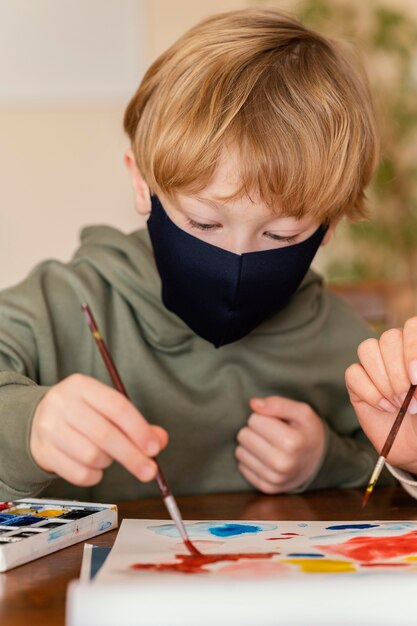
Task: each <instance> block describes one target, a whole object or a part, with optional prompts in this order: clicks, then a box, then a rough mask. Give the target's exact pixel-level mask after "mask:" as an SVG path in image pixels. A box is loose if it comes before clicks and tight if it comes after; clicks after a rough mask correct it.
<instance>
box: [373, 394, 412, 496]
mask: <svg viewBox="0 0 417 626" xmlns="http://www.w3.org/2000/svg"><path fill="white" fill-rule="evenodd" d="M416 387H417V385H410V388H409V390H408V392H407V395H406V396H405V398H404V401H403V403H402V405H401V408H400V410H399V411H398V415H397V417H396V418H395V420H394V423H393V425H392V426H391V430H390V431H389V433H388V437H387V438H386V441H385V443H384V446H383V448H382V450H381V455H380V456H379V457H378V460H377V462H376V464H375V467H374V469H373V472H372V474H371V478H370V479H369V483H368V486H367V488H366V491H365V493H364V496H363V499H362V508H364V507H365V506H366V503H367V502H368V500H369V498H370V495H371V493H372V492H373V490H374V487H375V485H376V483H377V480H378V478H379V476H380V474H381V472H382V470H383V467H384V465H385V461H386V458H387V456H388V454H389V453H390V450H391V448H392V446H393V444H394V441H395V438H396V436H397V434H398V431H399V430H400V426H401V424H402V422H403V419H404V417H405V415H406V413H407V410H408V407H409V405H410V402H411V400H412V399H413V395H414V391H415V389H416Z"/></svg>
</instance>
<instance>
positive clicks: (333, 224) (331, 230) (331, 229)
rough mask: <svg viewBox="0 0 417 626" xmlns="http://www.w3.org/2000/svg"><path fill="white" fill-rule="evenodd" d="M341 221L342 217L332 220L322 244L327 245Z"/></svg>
mask: <svg viewBox="0 0 417 626" xmlns="http://www.w3.org/2000/svg"><path fill="white" fill-rule="evenodd" d="M339 221H340V218H337V219H334V220H332V221H331V222H330V224H329V227H328V229H327V231H326V234H325V235H324V237H323V240H322V242H321V244H320V245H321V246H325V245H327V244H328V243H329V241H330V239H331V238H332V235H333V233H334V231H335V228H336V226H337V225H338V223H339Z"/></svg>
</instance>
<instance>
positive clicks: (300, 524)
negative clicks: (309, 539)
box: [297, 522, 308, 528]
mask: <svg viewBox="0 0 417 626" xmlns="http://www.w3.org/2000/svg"><path fill="white" fill-rule="evenodd" d="M297 526H299V527H300V528H306V527H307V526H308V524H306V523H305V522H300V523H299V524H297Z"/></svg>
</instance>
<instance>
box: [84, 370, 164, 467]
mask: <svg viewBox="0 0 417 626" xmlns="http://www.w3.org/2000/svg"><path fill="white" fill-rule="evenodd" d="M76 376H77V377H79V379H80V380H79V381H78V384H79V395H81V397H82V399H83V400H84V401H85V402H86V403H87V404H88V405H89V406H90V407H92V408H93V409H95V410H96V411H97V412H98V413H101V414H102V415H105V416H106V418H108V419H109V420H110V421H111V422H113V424H114V425H115V426H117V428H119V429H120V430H121V431H123V432H124V433H125V434H126V435H127V436H128V437H129V438H130V439H131V440H132V441H133V443H134V444H135V445H136V446H138V447H140V448H141V449H143V450H144V451H145V452H146V454H149V455H151V456H155V455H156V454H158V452H159V451H160V445H159V438H156V437H155V435H154V433H153V432H152V428H151V426H150V424H149V423H148V422H147V421H146V420H145V418H144V417H143V415H142V414H141V413H140V412H139V411H138V410H137V409H136V407H134V406H133V404H132V403H131V402H130V400H128V399H127V398H126V397H125V396H124V395H123V394H121V393H119V392H118V391H116V390H115V389H112V388H111V387H108V386H107V385H105V384H104V383H101V382H100V381H98V380H95V379H94V378H90V377H88V376H82V375H80V374H77V375H76Z"/></svg>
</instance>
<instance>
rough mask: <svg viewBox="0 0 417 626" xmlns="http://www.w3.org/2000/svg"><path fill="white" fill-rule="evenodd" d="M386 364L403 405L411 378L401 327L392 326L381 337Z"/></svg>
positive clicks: (382, 352) (395, 390)
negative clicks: (408, 371)
mask: <svg viewBox="0 0 417 626" xmlns="http://www.w3.org/2000/svg"><path fill="white" fill-rule="evenodd" d="M379 346H380V350H381V355H382V359H383V361H384V366H385V369H386V371H387V374H388V377H389V379H390V382H391V385H392V388H393V390H394V392H395V395H396V396H397V403H398V405H401V402H402V399H403V398H402V396H403V395H404V394H405V393H406V392H407V391H408V388H409V386H410V379H409V378H408V373H407V368H406V365H405V360H404V347H403V333H402V330H401V329H400V328H391V329H390V330H387V331H385V332H384V333H382V335H381V337H380V339H379Z"/></svg>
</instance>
